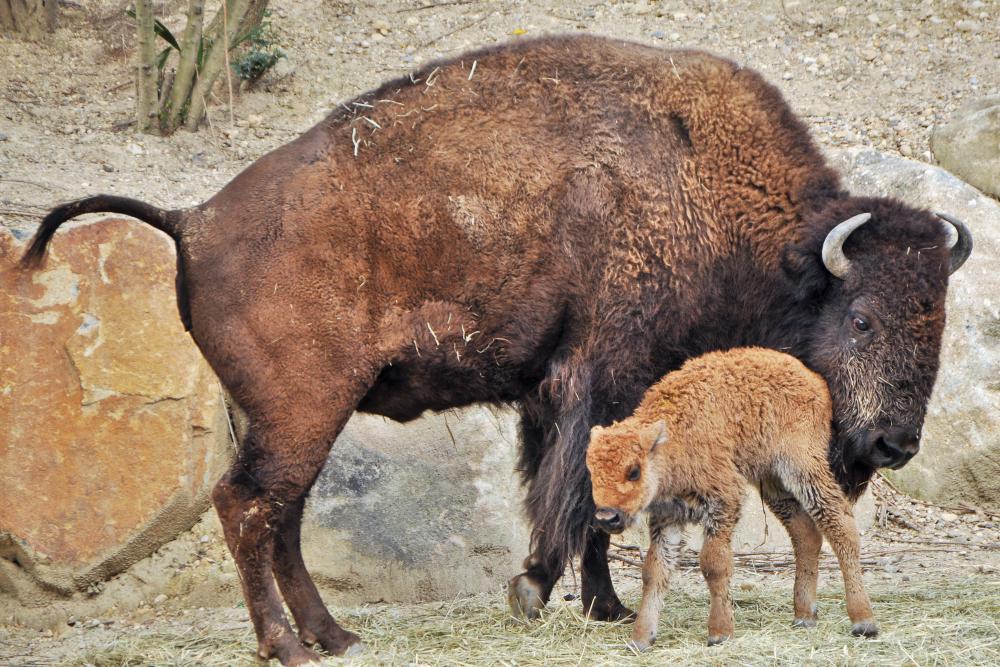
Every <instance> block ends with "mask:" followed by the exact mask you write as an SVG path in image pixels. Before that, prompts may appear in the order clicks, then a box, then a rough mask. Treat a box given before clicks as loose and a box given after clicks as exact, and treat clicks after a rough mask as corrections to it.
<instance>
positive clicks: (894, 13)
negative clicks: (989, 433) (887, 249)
mask: <svg viewBox="0 0 1000 667" xmlns="http://www.w3.org/2000/svg"><path fill="white" fill-rule="evenodd" d="M125 4H126V3H125V2H124V1H121V0H114V1H111V0H80V1H79V2H75V3H68V4H67V5H66V6H65V7H64V9H63V22H62V26H63V27H62V28H61V29H60V30H59V31H58V32H57V33H56V34H55V35H54V36H53V38H52V39H51V40H50V41H48V42H46V43H43V44H27V43H22V42H17V41H10V40H6V41H0V225H4V226H7V227H10V228H12V229H15V230H17V231H18V233H21V232H27V231H29V230H31V229H32V228H33V226H34V225H35V224H36V223H37V221H38V218H39V215H40V214H41V213H43V212H44V211H45V210H47V209H48V208H49V207H50V206H51V205H52V204H54V203H56V202H59V201H62V200H67V199H72V198H76V197H80V196H84V195H88V194H95V193H99V192H108V193H114V194H120V195H126V196H134V197H138V198H141V199H145V200H147V201H150V202H152V203H154V204H157V205H160V206H164V207H169V208H178V207H183V206H189V205H193V204H196V203H198V202H200V201H202V200H204V199H205V198H207V197H208V196H210V195H211V194H212V193H214V192H215V191H216V190H218V189H219V188H220V187H221V186H222V185H223V184H225V183H226V182H227V181H228V180H229V179H231V178H232V177H233V176H234V175H235V174H236V173H238V172H239V171H240V170H242V169H243V168H244V167H246V166H247V165H248V164H250V162H252V161H253V160H254V159H255V158H257V157H259V156H260V155H262V154H263V153H265V152H267V151H268V150H271V149H273V148H274V147H276V146H279V145H281V144H283V143H285V142H287V141H289V140H290V139H292V138H294V137H295V136H297V135H298V134H299V133H300V132H302V131H303V130H305V129H306V128H308V127H309V126H311V125H312V124H314V123H315V122H317V121H319V120H320V119H321V118H323V117H324V116H325V115H326V114H327V113H328V112H329V111H330V109H332V108H333V107H334V106H335V105H337V104H338V103H339V102H341V101H343V100H346V99H349V98H350V97H352V96H354V95H356V94H358V93H360V92H362V91H364V90H367V89H369V88H372V87H374V86H375V85H377V84H378V83H380V82H381V81H383V80H385V79H387V78H390V77H395V76H398V75H400V74H403V73H405V72H406V71H408V70H410V69H412V68H413V67H415V66H417V65H418V64H419V63H421V62H425V61H427V60H430V59H433V58H437V57H440V56H447V55H453V54H457V53H460V52H461V51H462V50H464V49H467V48H472V47H477V46H483V45H488V44H492V43H495V42H498V41H505V40H508V39H516V38H517V35H520V34H524V35H525V36H536V35H540V34H544V33H563V32H577V31H584V32H591V33H597V34H604V35H612V36H616V37H622V38H627V39H633V40H637V41H641V42H646V43H650V44H654V45H658V46H663V47H682V46H683V47H698V48H705V49H708V50H711V51H714V52H716V53H720V54H723V55H726V56H729V57H732V58H734V59H736V60H738V61H740V62H742V63H745V64H747V65H749V66H752V67H755V68H757V69H759V70H761V71H762V72H764V73H765V74H766V75H767V76H768V78H769V79H770V80H772V81H773V82H775V83H776V84H777V85H778V86H780V87H781V89H782V90H783V91H784V92H785V94H786V96H787V98H788V99H789V101H790V102H791V104H792V106H793V108H795V109H796V110H797V111H798V112H799V113H800V115H801V116H802V117H803V118H804V120H805V121H806V122H807V123H808V124H809V126H810V127H811V128H812V130H813V132H814V135H815V137H816V138H817V140H818V141H819V143H820V144H821V145H823V146H827V147H833V146H855V145H868V146H874V147H876V148H878V149H880V150H884V151H888V152H890V153H898V154H901V155H904V156H907V157H913V158H916V159H923V160H927V161H932V158H931V156H930V153H929V149H928V137H929V133H930V129H931V128H932V127H933V126H934V125H935V124H936V123H940V122H943V121H945V120H947V119H948V118H949V116H950V115H951V113H952V112H954V111H955V110H956V109H957V108H958V107H959V106H961V105H962V104H963V103H965V102H966V101H968V100H970V99H975V98H977V97H982V96H986V95H996V94H997V91H1000V11H998V9H1000V3H998V2H996V1H995V0H990V1H987V2H981V1H971V2H955V1H948V0H937V1H924V2H910V1H903V0H898V1H891V0H873V1H869V2H865V3H847V2H827V1H819V2H805V1H796V0H785V1H784V2H781V1H780V0H735V1H731V2H721V1H712V0H688V1H682V0H667V1H664V2H596V1H585V2H571V1H567V0H532V1H530V2H528V1H524V0H514V1H508V2H504V3H494V2H486V1H478V2H477V1H463V0H458V1H452V2H442V1H441V0H408V1H406V2H378V1H368V2H340V1H336V0H317V1H311V2H307V1H304V0H294V1H282V0H275V1H274V2H272V8H273V16H272V23H273V26H274V28H275V30H276V31H277V33H278V35H279V37H278V45H279V46H280V47H281V48H282V49H283V50H284V51H285V53H286V54H287V58H286V59H284V60H282V61H280V63H279V65H278V67H277V68H276V70H275V71H274V72H273V73H272V74H271V75H270V76H268V77H266V78H265V80H264V81H263V82H262V83H261V85H259V86H258V87H257V88H256V89H255V90H253V91H250V92H244V93H237V94H236V95H235V97H234V99H232V104H230V96H229V94H228V92H227V91H226V90H225V88H224V87H222V88H220V89H219V90H218V91H217V99H216V101H215V104H214V105H213V106H212V107H211V108H210V110H209V112H210V124H209V126H208V127H206V128H204V129H203V130H202V131H201V132H199V133H197V134H190V133H187V132H183V131H182V132H179V133H177V134H175V135H174V136H171V137H152V136H142V135H137V134H135V132H134V129H133V128H132V127H131V126H130V125H129V122H130V121H131V120H132V118H133V115H134V111H133V110H134V102H135V101H134V97H135V93H134V86H133V83H132V71H131V69H130V60H129V58H130V56H131V52H130V51H129V50H128V49H123V48H122V46H123V44H128V43H129V42H130V40H131V39H132V37H131V33H130V32H129V26H128V25H127V24H126V23H124V22H123V21H122V19H121V13H122V11H121V10H122V8H123V7H124V6H125ZM184 4H185V3H183V2H182V1H181V0H167V1H166V2H162V3H158V4H157V7H158V8H159V11H160V16H161V17H162V18H163V19H164V20H165V22H166V23H167V24H168V25H170V26H171V27H172V28H178V27H179V26H181V24H182V21H181V10H182V8H183V6H184ZM209 5H210V6H213V5H214V3H209ZM883 492H884V493H885V494H886V497H887V498H888V500H885V502H883V503H882V507H883V513H882V520H883V524H884V525H882V526H880V527H879V528H878V529H876V530H874V531H871V534H870V535H868V536H866V538H865V557H866V565H867V567H868V574H867V575H866V577H867V579H866V580H867V581H868V583H869V586H870V588H871V591H872V593H873V597H874V599H875V604H876V609H877V610H879V609H882V610H885V611H884V612H883V618H882V620H883V624H884V626H885V628H886V632H885V634H884V635H883V638H882V639H879V640H876V641H875V642H867V643H866V642H863V641H859V640H854V639H852V638H850V636H849V635H848V634H847V633H846V625H845V623H846V621H845V619H844V612H843V604H842V601H841V598H840V595H841V593H840V592H841V591H842V588H841V587H840V584H839V582H838V581H837V575H836V571H835V570H834V569H831V568H832V567H833V562H832V560H828V562H827V565H828V566H830V567H829V568H828V569H827V570H826V573H825V575H824V581H825V582H827V584H826V587H825V588H824V598H823V609H824V617H823V618H824V620H823V622H822V623H821V626H820V628H818V629H817V631H816V632H815V633H813V634H809V633H792V632H790V631H785V628H787V626H788V623H787V621H788V620H789V613H790V612H789V611H788V606H789V604H790V593H789V591H790V587H791V579H790V569H789V558H788V556H787V555H784V556H781V555H778V556H774V555H770V556H759V555H758V556H741V557H739V558H738V559H737V563H738V566H739V567H738V571H737V577H736V581H735V582H734V585H735V587H736V590H737V594H736V600H737V605H738V610H739V611H738V617H737V619H738V620H737V622H738V627H739V628H745V632H744V631H742V630H741V631H740V632H741V634H740V637H738V638H737V640H736V641H734V642H733V643H731V645H730V646H728V647H723V648H722V649H721V650H720V651H717V652H714V653H712V652H708V651H706V650H705V649H702V648H700V646H701V640H702V637H701V635H702V633H703V622H704V614H705V612H706V610H707V607H706V605H705V602H706V596H705V592H704V587H703V585H702V583H701V581H700V577H699V576H698V575H697V571H696V570H695V571H686V572H684V573H682V574H681V576H679V577H678V578H677V579H678V593H677V596H678V600H679V601H680V602H679V603H678V604H676V605H674V606H671V605H668V607H667V610H668V611H667V612H665V613H666V614H667V617H666V618H665V620H664V622H663V623H662V624H661V635H663V636H662V637H661V640H660V644H658V645H657V647H656V648H655V649H654V651H653V652H652V655H651V656H649V657H644V658H642V659H641V660H640V661H637V664H645V663H646V662H650V661H655V662H664V661H666V660H670V659H675V660H684V661H685V662H689V663H691V664H727V663H728V662H738V663H740V664H801V663H803V662H812V663H816V664H893V665H899V664H1000V629H998V626H997V623H998V617H1000V586H998V580H1000V575H998V574H997V572H998V568H1000V545H998V543H1000V527H998V526H1000V518H998V517H996V516H992V515H989V514H985V513H983V512H982V511H977V510H976V509H975V508H967V507H957V508H934V507H930V506H927V505H925V504H923V503H920V502H917V501H913V502H911V501H909V500H908V499H906V498H902V497H899V496H897V495H895V494H892V492H891V489H887V488H883ZM216 540H217V536H215V535H214V534H213V536H211V537H210V542H209V543H208V544H205V545H203V546H200V547H196V548H195V550H194V551H193V553H192V554H191V555H190V557H188V559H186V560H185V559H183V558H182V559H180V560H179V561H178V563H179V564H178V565H177V567H178V568H179V569H185V570H186V571H188V572H190V571H197V568H198V567H212V568H221V569H223V570H226V571H227V572H230V573H231V571H232V566H231V561H229V560H228V557H227V556H226V554H225V552H224V549H222V548H221V545H219V544H218V543H217V542H216ZM189 541H190V542H192V543H194V544H197V543H198V539H195V538H192V539H191V540H189ZM625 546H628V545H625ZM613 553H614V555H615V556H616V565H617V568H616V573H615V576H616V580H617V581H618V582H619V585H620V587H621V588H622V589H623V590H624V592H625V595H626V596H627V598H628V599H629V600H630V601H631V602H633V603H634V602H635V600H636V597H637V595H638V582H637V579H636V577H637V569H636V568H635V565H634V561H635V560H636V558H637V556H638V554H637V553H636V552H635V550H634V549H629V548H619V549H616V550H615V551H614V552H613ZM691 564H693V561H690V562H689V563H688V565H689V566H690V565H691ZM688 569H689V570H690V568H688ZM575 593H576V591H575V588H574V581H573V578H572V577H570V576H568V577H567V578H566V580H565V581H564V583H563V585H562V587H561V589H560V594H561V595H574V594H575ZM502 600H503V598H502V595H501V594H500V592H497V593H495V594H492V595H482V596H476V597H473V598H469V599H466V600H459V601H453V602H449V603H443V604H440V603H439V604H432V605H413V606H394V607H388V606H385V605H377V604H373V605H367V606H365V607H363V608H356V609H342V610H339V611H338V613H339V614H340V615H341V616H344V618H345V622H346V623H347V624H348V625H349V626H350V627H352V628H353V629H358V630H360V631H361V632H363V633H364V634H365V637H366V639H367V640H368V642H369V646H370V648H371V650H370V651H369V653H368V656H367V657H365V658H362V659H361V660H360V661H359V664H399V663H404V662H406V663H414V664H419V663H439V664H487V663H498V664H500V663H502V664H558V663H562V662H566V663H569V662H572V663H573V664H579V663H584V664H612V663H617V662H620V660H621V658H622V656H624V655H625V652H624V643H623V642H624V638H625V636H626V634H627V630H625V629H623V628H618V627H616V626H608V625H604V624H596V625H595V624H591V625H587V624H586V623H585V622H584V621H583V620H582V619H581V618H579V617H578V616H577V615H575V612H574V611H573V610H575V609H576V608H577V607H578V602H575V601H559V602H557V603H556V604H554V605H553V607H554V610H553V613H551V614H550V615H549V616H548V617H547V618H546V620H545V621H544V622H543V623H540V624H536V625H534V626H528V627H524V626H519V625H516V624H514V623H513V622H512V621H510V620H508V619H507V616H506V613H505V611H504V607H503V604H502ZM230 601H231V598H223V599H220V600H219V602H221V603H223V604H228V603H229V602H230ZM330 602H331V603H333V604H335V603H336V600H335V599H330ZM671 609H673V610H674V611H673V612H671V611H669V610H671ZM71 620H72V625H69V624H66V625H62V626H60V627H54V628H49V629H47V630H44V631H38V630H27V629H23V628H2V627H0V664H3V665H6V664H23V665H34V664H81V665H82V664H95V665H138V664H144V665H148V664H157V665H159V664H184V665H194V664H213V665H223V664H244V663H248V662H250V661H251V660H252V658H251V656H252V651H253V640H252V637H251V634H250V626H249V623H248V622H247V619H246V612H245V610H244V609H243V608H242V607H232V606H224V607H213V606H212V600H211V599H207V598H206V597H205V596H202V598H200V599H198V598H196V597H192V596H186V597H183V596H182V597H178V598H176V599H173V598H172V599H170V600H166V601H164V600H159V601H158V600H149V601H147V602H146V603H145V604H143V605H141V606H140V607H139V608H138V609H137V610H133V611H131V612H122V613H120V614H112V615H109V616H107V617H101V618H79V619H71ZM772 621H773V622H774V623H776V622H778V621H780V623H781V625H780V626H779V625H773V623H772ZM769 624H770V625H769ZM668 630H669V632H668ZM755 636H757V637H760V638H761V639H760V640H754V639H753V638H754V637H755ZM505 642H507V643H505ZM755 642H756V643H755ZM477 647H479V648H477ZM477 651H478V652H477Z"/></svg>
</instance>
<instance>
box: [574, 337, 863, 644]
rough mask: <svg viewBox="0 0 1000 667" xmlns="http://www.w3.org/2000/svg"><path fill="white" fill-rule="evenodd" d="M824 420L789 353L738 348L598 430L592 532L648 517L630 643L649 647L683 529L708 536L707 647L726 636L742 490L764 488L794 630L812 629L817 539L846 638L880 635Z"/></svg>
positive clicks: (812, 387)
mask: <svg viewBox="0 0 1000 667" xmlns="http://www.w3.org/2000/svg"><path fill="white" fill-rule="evenodd" d="M830 419H831V403H830V395H829V392H828V391H827V387H826V382H824V381H823V378H821V377H819V376H818V375H816V374H815V373H812V372H811V371H809V370H808V369H807V368H806V367H805V366H803V365H802V363H801V362H800V361H798V360H797V359H795V358H794V357H791V356H789V355H787V354H782V353H780V352H776V351H774V350H764V349H760V348H739V349H735V350H730V351H728V352H713V353H709V354H706V355H704V356H701V357H698V358H697V359H693V360H691V361H688V362H687V363H685V364H684V366H683V367H682V368H681V369H680V370H679V371H674V372H673V373H670V374H669V375H667V376H666V377H664V378H663V379H662V380H661V381H660V382H658V383H657V384H655V385H653V387H651V388H650V389H649V391H647V392H646V395H645V396H644V397H643V399H642V402H641V403H640V404H639V407H638V408H636V410H635V414H634V415H633V416H631V417H629V418H628V419H625V420H623V421H621V422H616V423H615V424H613V425H612V426H610V427H608V428H601V427H599V426H597V427H594V429H593V431H592V432H591V441H590V447H589V449H588V450H587V467H588V468H589V470H590V476H591V480H592V484H593V494H594V502H595V504H596V505H597V512H596V515H595V516H596V518H597V520H598V522H599V523H602V522H603V525H605V526H606V527H607V528H608V529H610V530H612V531H613V532H620V531H621V530H624V529H625V528H626V527H627V526H628V525H629V524H631V523H632V522H633V521H634V520H635V518H636V516H637V515H638V514H639V513H641V512H644V511H648V512H649V514H650V518H649V529H650V546H649V552H648V555H647V557H646V563H645V565H644V566H643V571H642V583H643V591H642V606H641V608H640V610H639V616H638V619H637V620H636V625H635V628H634V630H633V633H632V643H633V645H634V646H635V647H636V648H637V649H640V650H643V649H646V648H648V647H649V646H650V645H651V644H652V643H653V641H654V639H655V637H656V625H657V620H658V618H659V613H660V606H661V604H662V597H663V593H664V592H665V590H666V586H667V583H668V580H669V576H670V570H671V569H672V568H673V567H674V565H675V564H676V560H677V554H678V551H679V549H680V543H681V540H680V537H681V531H682V530H683V527H684V524H686V523H694V522H697V523H701V524H702V525H703V526H704V528H705V543H704V546H703V547H702V551H701V570H702V573H703V574H704V575H705V580H706V581H707V582H708V587H709V591H710V593H711V610H710V612H709V617H708V643H709V645H712V644H717V643H719V642H721V641H723V640H724V639H726V638H727V637H729V636H731V635H732V634H733V612H732V603H731V601H730V598H729V579H730V576H731V575H732V548H731V544H730V542H731V538H732V533H733V529H734V528H735V526H736V522H737V520H738V519H739V512H740V507H741V505H742V502H743V494H744V491H745V487H746V482H747V481H749V482H752V483H754V484H758V485H760V488H761V493H762V496H763V498H764V501H765V502H766V503H767V504H768V506H770V507H771V509H772V510H773V511H774V513H775V515H777V516H778V518H779V519H781V521H782V523H784V525H785V527H786V528H787V529H788V533H789V535H790V536H791V539H792V543H793V545H794V549H795V557H796V578H795V623H796V625H810V624H812V623H814V622H815V617H816V578H817V572H818V567H817V559H818V555H819V549H820V546H821V544H822V538H821V537H820V532H819V531H822V534H823V535H825V536H826V538H827V539H828V540H829V541H830V545H831V546H832V547H833V550H834V552H835V553H836V554H837V558H838V559H839V561H840V568H841V571H842V572H843V575H844V584H845V588H846V591H847V613H848V615H849V616H850V618H851V621H853V622H854V627H853V630H852V631H853V632H854V634H856V635H865V636H874V635H876V634H877V633H878V626H877V625H876V624H875V621H874V618H873V616H872V611H871V604H870V603H869V601H868V596H867V594H866V593H865V590H864V586H863V584H862V581H861V561H860V547H859V539H858V531H857V528H856V527H855V525H854V518H853V515H852V513H851V503H850V502H849V501H848V499H847V497H846V496H845V495H844V493H843V491H842V490H841V488H840V485H839V484H838V483H837V480H836V478H835V477H834V475H833V473H832V472H831V471H830V469H829V467H828V465H827V445H828V442H829V439H830ZM817 526H818V529H819V530H817Z"/></svg>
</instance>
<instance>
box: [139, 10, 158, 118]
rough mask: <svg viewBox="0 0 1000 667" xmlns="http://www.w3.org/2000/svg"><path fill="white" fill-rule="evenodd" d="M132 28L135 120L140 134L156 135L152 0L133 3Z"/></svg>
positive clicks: (156, 101)
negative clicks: (135, 47) (136, 47)
mask: <svg viewBox="0 0 1000 667" xmlns="http://www.w3.org/2000/svg"><path fill="white" fill-rule="evenodd" d="M135 29H136V35H137V38H138V42H139V51H138V53H137V57H138V63H137V64H136V84H137V91H136V92H137V95H136V105H135V112H136V115H135V120H136V123H137V125H138V128H139V131H140V132H146V133H148V134H159V129H160V127H159V123H158V122H157V110H158V107H159V104H158V100H157V97H156V74H157V72H156V42H155V40H156V34H155V32H154V31H153V2H152V0H136V3H135Z"/></svg>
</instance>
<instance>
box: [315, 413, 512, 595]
mask: <svg viewBox="0 0 1000 667" xmlns="http://www.w3.org/2000/svg"><path fill="white" fill-rule="evenodd" d="M516 443H517V419H516V415H515V414H514V413H513V412H512V411H510V410H491V409H488V408H485V407H475V408H469V409H465V410H459V411H452V412H449V413H447V414H441V415H428V416H425V417H422V418H421V419H418V420H416V421H414V422H411V423H409V424H405V425H404V424H398V423H395V422H392V421H389V420H385V419H382V418H381V417H373V416H370V415H355V416H354V417H353V418H352V419H351V421H350V422H349V423H348V425H347V427H346V428H345V429H344V432H343V433H342V434H341V436H340V438H338V440H337V442H336V444H335V445H334V448H333V451H332V452H331V454H330V458H329V460H328V462H327V465H326V467H325V468H324V470H323V472H322V474H321V475H320V478H319V480H318V481H317V483H316V486H315V487H314V489H313V492H312V494H311V497H310V501H309V504H308V506H307V509H306V514H305V521H304V525H303V529H302V533H303V554H304V556H305V559H306V562H307V564H308V565H309V567H310V570H311V572H312V573H313V575H314V577H315V579H316V581H317V583H318V584H319V585H321V586H324V587H325V588H327V589H331V590H333V591H336V596H337V597H336V599H337V602H338V604H351V603H356V602H363V601H371V600H378V599H384V600H386V601H423V600H438V599H448V598H453V597H454V596H456V595H460V594H467V593H471V592H478V591H495V590H498V589H499V588H500V586H501V585H502V584H503V583H504V582H505V581H506V580H507V579H508V578H510V577H511V576H513V575H514V574H516V573H517V572H519V571H520V563H521V560H522V559H523V558H524V557H525V556H526V555H527V553H528V529H527V526H526V524H525V523H524V521H523V519H522V512H521V498H522V492H521V489H520V485H519V483H518V479H517V476H516V474H515V472H514V465H515V459H516Z"/></svg>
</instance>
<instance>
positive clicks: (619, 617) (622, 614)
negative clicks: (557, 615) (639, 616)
mask: <svg viewBox="0 0 1000 667" xmlns="http://www.w3.org/2000/svg"><path fill="white" fill-rule="evenodd" d="M583 610H584V612H586V614H587V618H589V619H590V620H592V621H605V622H608V623H617V622H619V621H622V622H624V623H632V622H633V621H635V612H634V611H632V610H631V609H629V608H628V607H626V606H625V605H623V604H622V603H621V601H620V600H619V599H618V598H612V599H611V600H605V601H602V600H598V599H596V598H595V599H594V600H592V601H591V603H590V604H586V603H584V605H583Z"/></svg>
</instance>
